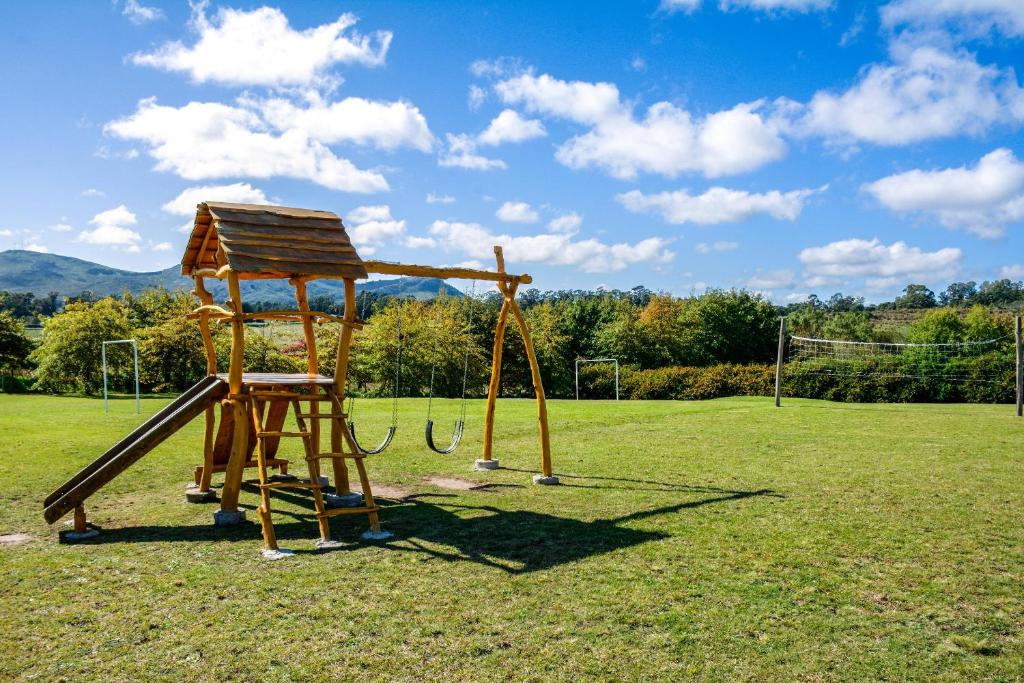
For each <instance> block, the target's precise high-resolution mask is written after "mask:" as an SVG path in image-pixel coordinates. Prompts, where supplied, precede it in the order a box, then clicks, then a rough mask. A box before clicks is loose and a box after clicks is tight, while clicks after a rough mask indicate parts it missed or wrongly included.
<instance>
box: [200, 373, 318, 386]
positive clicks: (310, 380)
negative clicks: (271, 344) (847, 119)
mask: <svg viewBox="0 0 1024 683" xmlns="http://www.w3.org/2000/svg"><path fill="white" fill-rule="evenodd" d="M217 377H218V378H220V379H222V380H224V381H225V382H227V381H228V375H227V373H226V372H221V373H218V374H217ZM242 384H243V385H248V386H257V387H267V386H301V385H310V384H316V385H318V386H323V385H331V384H334V378H333V377H324V376H323V375H307V374H306V373H298V374H288V373H284V372H246V373H244V374H243V375H242Z"/></svg>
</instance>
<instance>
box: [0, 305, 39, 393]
mask: <svg viewBox="0 0 1024 683" xmlns="http://www.w3.org/2000/svg"><path fill="white" fill-rule="evenodd" d="M30 353H32V340H31V339H29V338H28V336H27V335H26V334H25V326H24V325H23V324H22V323H21V321H20V320H17V319H16V318H15V317H14V316H13V315H11V314H10V313H9V312H7V311H0V383H2V386H0V389H4V390H6V387H7V378H8V377H13V376H14V375H15V374H17V373H19V372H21V371H23V370H26V369H27V368H28V367H29V366H30V364H29V359H28V358H29V354H30Z"/></svg>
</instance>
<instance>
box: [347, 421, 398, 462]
mask: <svg viewBox="0 0 1024 683" xmlns="http://www.w3.org/2000/svg"><path fill="white" fill-rule="evenodd" d="M396 429H397V427H396V426H395V425H391V426H390V427H388V433H387V434H385V435H384V440H383V441H381V442H380V443H379V444H378V445H377V447H376V448H364V447H363V445H362V444H360V443H359V439H357V438H356V423H355V422H352V421H351V420H349V423H348V431H349V433H350V434H351V435H352V441H353V442H354V443H355V444H356V447H357V448H358V449H359V452H360V453H363V454H364V455H377V454H378V453H380V452H382V451H383V450H384V449H385V448H387V447H388V446H390V445H391V439H393V438H394V437H395V430H396Z"/></svg>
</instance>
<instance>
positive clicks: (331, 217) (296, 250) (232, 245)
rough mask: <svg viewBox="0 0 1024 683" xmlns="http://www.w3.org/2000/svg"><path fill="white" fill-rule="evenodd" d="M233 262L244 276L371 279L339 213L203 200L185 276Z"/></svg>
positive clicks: (186, 257) (185, 262) (187, 253)
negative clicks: (368, 277)
mask: <svg viewBox="0 0 1024 683" xmlns="http://www.w3.org/2000/svg"><path fill="white" fill-rule="evenodd" d="M225 265H227V266H230V268H231V270H232V271H234V272H235V273H237V274H238V277H239V278H240V279H243V280H245V279H257V278H290V277H296V276H305V277H323V278H365V277H367V275H366V268H365V266H364V265H363V260H362V259H361V258H360V257H359V254H358V253H356V250H355V247H353V246H352V242H351V241H350V240H349V237H348V233H346V232H345V226H344V225H342V222H341V219H340V218H339V217H338V216H337V214H335V213H332V212H330V211H315V210H312V209H299V208H293V207H287V206H269V205H263V204H231V203H228V202H202V203H200V204H199V205H198V206H197V207H196V218H195V223H194V224H193V227H192V234H191V236H190V237H189V241H188V246H187V247H186V249H185V254H184V256H183V257H182V259H181V272H182V274H183V275H189V276H191V275H194V274H195V273H196V271H198V270H206V269H213V270H219V269H220V268H221V267H222V266H225Z"/></svg>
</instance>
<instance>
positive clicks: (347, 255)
mask: <svg viewBox="0 0 1024 683" xmlns="http://www.w3.org/2000/svg"><path fill="white" fill-rule="evenodd" d="M494 253H495V259H496V263H497V269H496V270H494V271H486V270H476V269H471V268H439V267H433V266H423V265H411V264H400V263H390V262H386V261H364V260H362V259H361V258H360V257H359V255H358V254H357V253H356V250H355V248H354V247H353V246H352V244H351V242H350V240H349V238H348V235H347V233H346V232H345V228H344V226H343V225H342V222H341V219H340V218H339V217H338V216H337V215H335V214H334V213H330V212H326V211H311V210H306V209H294V208H287V207H277V206H264V205H247V204H228V203H219V202H204V203H201V204H199V206H198V208H197V211H196V218H195V223H194V226H193V229H192V233H191V236H190V238H189V242H188V246H187V247H186V250H185V254H184V256H183V258H182V262H181V272H182V274H184V275H187V276H189V277H191V278H192V279H193V281H194V283H195V294H196V296H197V297H198V298H199V301H200V304H201V305H200V306H199V307H198V308H196V309H195V310H194V311H193V312H192V313H190V314H188V317H189V318H192V319H196V320H197V321H198V324H199V328H200V331H201V333H202V337H203V344H204V347H205V350H206V362H207V367H206V369H207V375H208V376H207V378H206V379H204V380H202V381H201V382H199V383H198V384H196V385H195V386H194V387H193V388H192V389H190V390H189V391H188V392H186V393H185V394H183V395H182V396H181V397H179V398H178V399H177V400H176V401H174V402H173V403H172V404H170V405H168V406H167V407H165V408H164V409H163V410H162V411H160V412H159V413H157V415H155V416H154V417H153V418H151V419H150V420H149V421H147V422H146V423H145V424H143V425H142V426H140V427H139V428H138V429H136V430H135V432H133V433H132V434H130V435H129V436H128V437H126V438H125V439H123V440H122V441H121V442H119V443H118V444H116V445H115V446H114V447H113V448H111V449H110V450H109V451H107V453H105V454H104V455H103V456H101V457H100V458H99V459H97V460H96V461H95V462H93V463H92V464H91V465H89V466H87V467H86V468H85V469H83V470H82V471H81V472H79V473H78V474H77V475H76V476H75V477H74V478H72V479H71V480H70V481H69V482H67V483H66V484H64V485H63V486H62V487H61V488H59V489H57V490H56V491H54V493H53V494H51V495H50V496H49V497H48V498H47V499H46V502H45V504H44V506H45V511H44V515H45V517H46V519H47V521H49V522H50V523H53V522H55V521H56V520H57V519H59V518H60V517H62V516H63V515H65V514H67V513H68V512H71V511H72V510H74V512H75V532H73V533H78V534H87V533H90V532H89V530H88V528H87V526H86V518H85V509H84V501H85V499H86V498H88V497H89V496H90V495H92V494H93V493H95V492H96V491H97V490H98V489H99V488H101V487H102V486H103V485H105V484H106V483H107V482H109V481H110V480H111V479H113V478H114V477H115V476H117V475H118V474H120V472H122V471H124V470H125V469H127V467H128V466H130V465H131V464H132V463H134V462H135V461H137V460H138V459H139V458H141V457H142V456H143V455H145V454H146V453H148V452H149V451H150V450H152V448H154V447H155V446H156V445H157V444H159V443H160V442H161V441H163V440H164V439H165V438H167V436H169V435H170V434H172V433H173V432H174V431H177V430H178V429H180V427H182V426H184V424H187V423H188V422H189V421H190V420H192V419H193V418H194V417H197V416H198V415H199V414H200V413H202V414H204V415H205V431H204V438H203V464H202V465H200V466H198V467H196V471H195V486H194V487H192V488H191V489H190V490H189V491H188V493H187V497H188V499H189V500H190V501H193V502H200V501H206V500H216V498H217V496H216V493H215V492H214V491H213V489H212V488H211V485H212V477H213V474H214V473H217V472H223V473H224V484H223V487H222V489H221V492H220V510H218V511H217V512H216V513H215V514H214V522H215V524H217V525H230V524H237V523H239V522H241V521H243V520H244V518H245V515H244V511H242V510H240V509H239V506H238V500H239V494H240V491H241V487H242V483H243V474H244V471H245V470H246V469H247V468H256V469H257V473H258V481H259V491H260V504H259V508H258V515H259V518H260V523H261V526H262V529H263V540H264V546H265V550H264V552H265V554H266V555H267V556H268V557H279V556H282V555H283V554H285V553H287V551H281V550H280V549H279V548H278V545H277V539H276V536H275V533H274V525H273V519H272V508H271V500H272V499H271V494H272V493H273V492H274V491H275V490H280V489H304V490H308V491H309V492H310V494H311V495H312V498H313V502H314V505H315V508H316V518H317V521H318V524H319V532H320V539H319V540H318V541H317V545H318V547H319V548H330V547H333V546H334V545H336V542H334V541H332V540H331V536H330V528H329V520H330V518H331V517H334V516H338V515H351V514H365V515H367V517H368V519H369V522H370V530H369V531H367V532H366V533H365V534H364V536H363V537H364V538H365V539H367V540H372V539H382V538H387V537H388V536H389V535H390V534H388V532H386V531H383V530H382V529H381V528H380V522H379V519H378V512H379V510H380V508H379V506H378V505H377V504H376V503H375V502H374V499H373V493H372V490H371V486H370V480H369V476H368V473H367V469H366V463H365V460H366V457H367V455H369V454H370V452H369V451H364V450H362V449H360V447H359V445H358V443H357V442H356V440H355V438H354V436H353V434H352V431H351V429H350V426H349V423H348V422H347V420H346V418H347V416H346V414H345V410H344V404H345V390H346V389H345V388H346V378H347V373H348V365H349V353H350V350H351V345H352V340H353V334H354V333H356V332H357V331H359V330H360V329H362V327H363V321H362V320H360V319H359V318H358V316H357V311H356V281H357V280H359V279H365V278H367V277H368V276H369V275H370V274H381V275H397V276H419V277H434V278H441V279H448V278H460V279H472V280H483V281H491V282H494V283H495V284H496V285H497V287H498V290H499V291H500V292H501V295H502V306H501V311H500V313H499V316H498V322H497V326H496V328H495V336H494V347H493V356H492V364H491V377H490V382H489V385H488V391H487V403H486V409H485V417H484V432H483V453H482V455H481V457H480V459H478V460H477V461H476V466H477V469H496V468H497V466H498V461H497V460H496V459H494V458H493V436H494V410H495V402H496V400H497V394H498V389H499V385H500V379H501V360H502V352H503V348H504V336H505V330H506V327H507V325H508V319H509V316H510V315H511V317H512V318H513V319H514V320H515V321H516V324H517V325H518V327H519V331H520V333H521V334H522V338H523V342H524V346H525V350H526V355H527V357H528V360H529V364H530V371H531V376H532V381H533V387H534V392H535V395H536V400H537V418H538V427H539V432H540V452H541V474H540V475H537V476H535V477H534V481H535V482H536V483H540V484H557V483H558V479H557V477H554V476H553V475H552V470H551V445H550V438H549V433H548V418H547V404H546V401H545V396H544V387H543V383H542V381H541V375H540V368H539V367H538V365H537V358H536V354H535V353H534V349H533V342H532V339H531V337H530V332H529V328H528V326H527V324H526V320H525V319H524V317H523V314H522V311H521V310H520V309H519V306H518V304H517V303H516V300H515V298H516V292H517V289H518V287H519V285H521V284H529V283H530V282H532V278H531V277H530V276H529V275H525V274H522V275H515V274H511V273H507V272H505V264H504V259H503V256H502V251H501V248H500V247H495V248H494ZM208 277H211V278H216V279H219V280H225V281H226V283H227V291H228V300H227V302H226V304H225V306H219V305H217V304H216V303H215V302H214V297H213V294H212V293H211V292H210V291H209V290H208V289H207V287H206V278H208ZM255 279H286V280H288V282H289V283H290V284H291V285H292V286H293V287H294V288H295V302H296V307H295V308H294V309H287V310H273V311H261V312H253V313H247V312H245V311H244V309H243V305H242V294H241V287H240V282H241V281H242V280H255ZM316 279H340V280H342V282H343V284H344V293H345V300H344V314H343V315H341V316H337V315H330V314H327V313H324V312H320V311H313V310H310V307H309V302H308V297H307V283H308V282H310V281H311V280H316ZM257 320H285V321H298V322H301V324H302V328H303V337H304V339H305V344H306V349H307V357H308V361H307V372H306V373H298V374H281V373H250V372H245V370H244V368H243V365H244V348H245V346H244V342H245V328H246V323H248V322H251V321H257ZM216 322H223V323H227V324H229V325H230V329H231V352H230V362H229V367H228V369H227V372H226V373H219V372H218V367H217V354H216V350H215V348H214V343H213V336H212V333H211V325H212V324H214V323H216ZM317 324H338V325H340V326H341V332H340V335H339V342H338V346H337V349H334V350H333V353H334V354H335V370H334V375H333V376H331V377H327V376H324V375H322V374H320V370H319V366H320V364H319V358H320V352H319V351H318V349H317V344H316V336H315V328H314V325H317ZM218 404H219V408H220V410H219V419H218ZM289 412H291V413H292V414H293V416H294V419H295V423H296V427H297V429H295V430H294V431H288V430H287V429H286V428H285V423H286V420H287V416H288V413H289ZM325 421H326V422H327V424H328V429H327V431H328V438H327V439H324V438H323V432H324V431H325V430H324V429H323V423H324V422H325ZM285 438H298V439H301V441H302V444H303V450H304V453H305V460H306V467H307V474H308V477H306V478H304V479H300V478H298V477H296V476H294V474H290V473H289V472H288V466H289V463H288V461H287V460H285V459H282V458H279V457H277V456H278V450H279V446H280V443H281V440H282V439H285ZM325 443H326V445H327V448H326V450H324V445H325ZM324 460H329V461H330V463H331V467H330V474H331V476H332V477H333V483H334V493H333V494H329V493H326V492H325V491H324V490H323V489H324V488H325V487H326V486H327V484H328V482H329V479H328V477H326V476H324V475H322V473H321V463H322V462H323V461H324ZM349 461H351V463H352V464H353V465H354V467H355V470H356V474H357V476H358V479H359V487H360V491H359V492H356V491H353V490H352V489H351V483H350V478H349V477H350V472H349V466H348V465H349ZM275 469H276V470H278V472H277V473H276V474H273V475H272V474H271V470H275Z"/></svg>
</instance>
